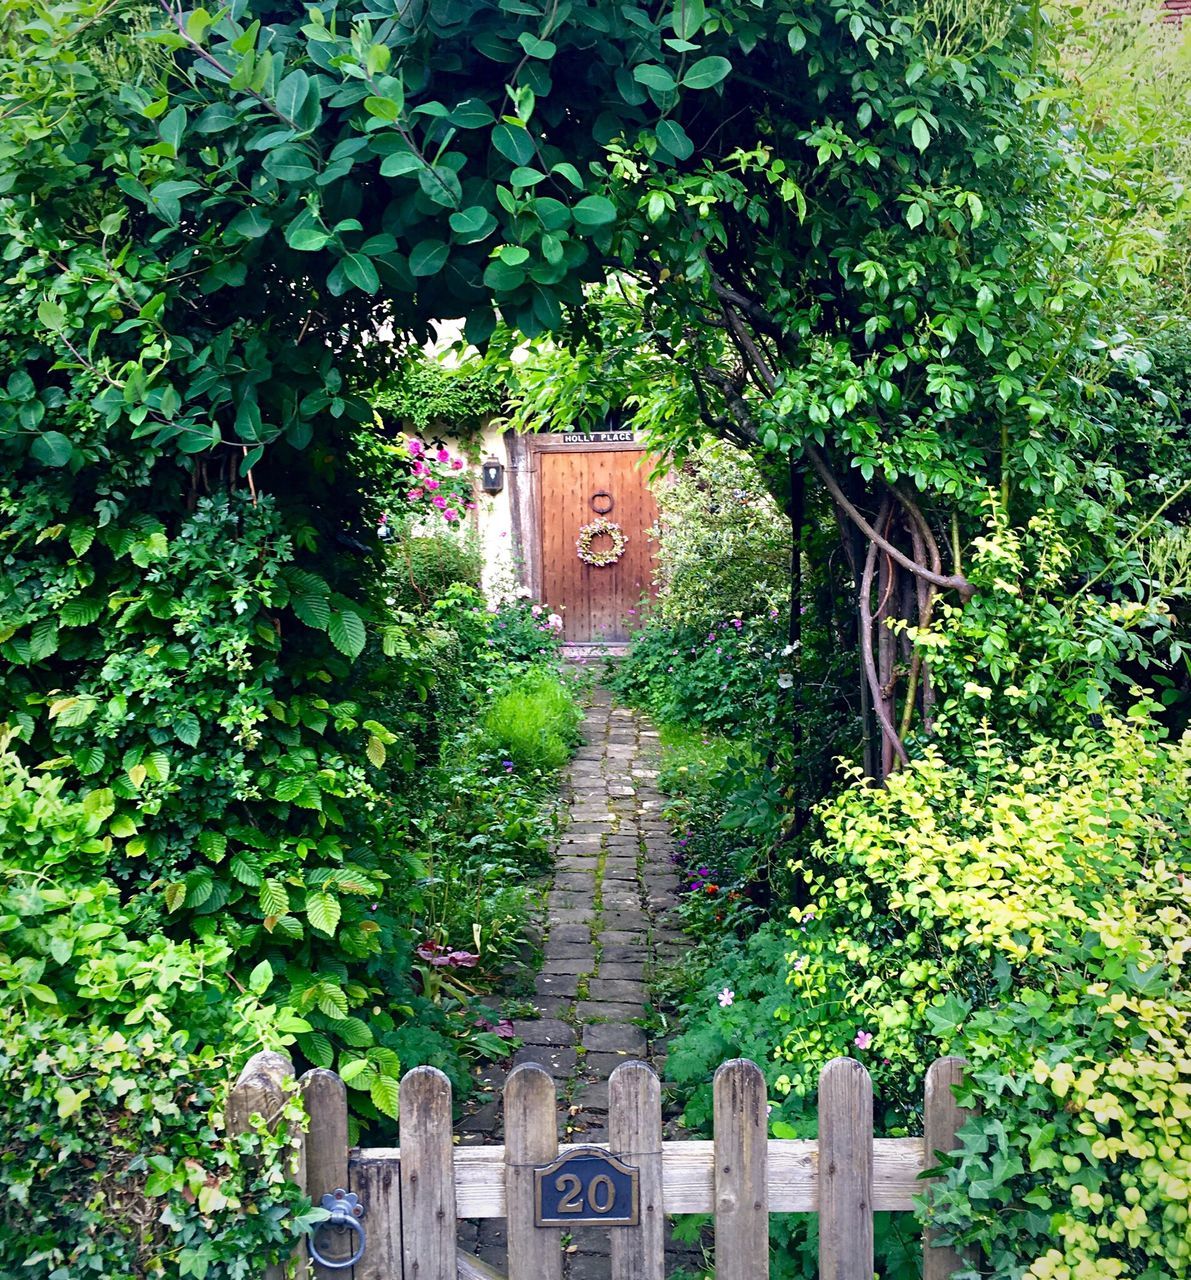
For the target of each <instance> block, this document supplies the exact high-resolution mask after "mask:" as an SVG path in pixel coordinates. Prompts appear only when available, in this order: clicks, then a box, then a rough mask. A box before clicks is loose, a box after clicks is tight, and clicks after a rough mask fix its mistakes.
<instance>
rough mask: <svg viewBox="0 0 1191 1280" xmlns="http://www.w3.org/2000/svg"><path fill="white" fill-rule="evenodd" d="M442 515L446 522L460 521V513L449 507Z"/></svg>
mask: <svg viewBox="0 0 1191 1280" xmlns="http://www.w3.org/2000/svg"><path fill="white" fill-rule="evenodd" d="M442 515H443V519H444V520H458V519H459V512H458V511H456V510H455V508H454V507H447V508H446V510H445V511H444V512H443V513H442Z"/></svg>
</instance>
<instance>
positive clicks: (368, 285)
mask: <svg viewBox="0 0 1191 1280" xmlns="http://www.w3.org/2000/svg"><path fill="white" fill-rule="evenodd" d="M340 266H341V267H342V268H343V274H344V275H345V276H346V277H347V279H348V280H350V281H351V283H352V284H354V285H355V286H356V288H357V289H363V290H364V292H365V293H375V292H376V291H377V289H379V288H380V276H378V275H377V273H376V268H375V267H374V266H373V265H372V259H371V258H368V257H365V256H364V254H362V253H349V254H348V255H347V257H345V258H344V259H343V261H342V262H341V263H340Z"/></svg>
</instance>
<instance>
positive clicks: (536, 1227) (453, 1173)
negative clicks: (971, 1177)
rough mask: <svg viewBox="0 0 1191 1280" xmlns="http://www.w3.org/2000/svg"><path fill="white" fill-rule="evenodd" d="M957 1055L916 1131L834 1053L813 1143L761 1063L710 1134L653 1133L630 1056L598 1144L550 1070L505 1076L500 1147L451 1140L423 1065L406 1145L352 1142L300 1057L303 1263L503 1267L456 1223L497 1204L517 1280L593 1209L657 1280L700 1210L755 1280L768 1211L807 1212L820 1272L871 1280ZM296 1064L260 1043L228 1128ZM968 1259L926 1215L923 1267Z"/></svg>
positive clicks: (922, 1187) (935, 1142)
mask: <svg viewBox="0 0 1191 1280" xmlns="http://www.w3.org/2000/svg"><path fill="white" fill-rule="evenodd" d="M962 1066H963V1064H962V1061H961V1060H960V1059H958V1058H942V1059H940V1060H939V1061H937V1062H935V1063H934V1064H933V1065H932V1066H931V1068H930V1070H929V1072H928V1073H927V1078H926V1098H925V1129H926V1134H925V1137H924V1138H874V1137H873V1096H872V1084H871V1081H870V1080H869V1076H868V1072H867V1071H866V1070H865V1069H864V1067H863V1066H862V1065H861V1064H860V1063H859V1062H857V1061H855V1060H854V1059H852V1058H836V1059H834V1060H833V1061H832V1062H829V1063H828V1064H827V1066H826V1067H825V1068H824V1069H823V1072H822V1075H821V1077H820V1083H819V1138H818V1140H817V1141H794V1140H785V1139H773V1138H768V1137H767V1135H768V1130H769V1126H768V1116H767V1104H766V1090H765V1082H764V1077H763V1076H762V1074H761V1071H760V1069H759V1068H758V1067H757V1066H756V1064H755V1063H752V1062H749V1061H747V1060H745V1059H742V1058H741V1059H736V1060H735V1061H732V1062H726V1063H724V1065H723V1066H721V1067H720V1069H719V1070H718V1071H717V1072H716V1075H715V1086H714V1099H715V1130H714V1132H715V1137H714V1141H711V1142H707V1141H678V1142H663V1141H662V1122H661V1090H660V1087H659V1084H658V1078H657V1076H656V1075H655V1074H654V1072H653V1070H652V1069H651V1068H650V1067H649V1066H647V1065H646V1064H645V1063H642V1062H625V1063H623V1064H621V1065H620V1066H619V1067H617V1068H616V1070H615V1071H614V1072H613V1073H612V1077H611V1080H610V1081H609V1091H608V1103H609V1105H608V1126H609V1133H608V1142H607V1143H606V1144H586V1145H582V1146H572V1147H567V1146H563V1147H561V1148H560V1146H559V1143H558V1139H557V1124H558V1120H557V1106H558V1102H557V1098H556V1094H555V1085H554V1081H553V1079H552V1078H551V1077H550V1076H549V1075H548V1074H547V1073H546V1072H545V1071H544V1070H542V1068H540V1067H538V1066H536V1065H534V1064H531V1063H525V1064H523V1065H521V1066H518V1067H515V1068H514V1069H513V1071H512V1072H511V1073H510V1074H509V1077H508V1081H507V1082H506V1084H505V1091H504V1125H505V1145H504V1146H501V1147H498V1146H455V1145H454V1142H453V1135H452V1115H451V1086H450V1082H449V1081H448V1079H447V1077H446V1076H445V1075H443V1073H442V1072H441V1071H438V1070H436V1069H434V1068H433V1067H418V1068H417V1069H416V1070H413V1071H411V1072H409V1073H408V1075H406V1076H405V1078H404V1079H403V1080H402V1081H401V1088H400V1115H401V1120H400V1137H401V1146H400V1147H399V1148H386V1147H372V1148H367V1147H366V1148H363V1149H357V1150H352V1151H349V1150H348V1143H347V1100H346V1090H345V1088H344V1085H343V1082H342V1081H341V1080H340V1079H339V1077H338V1076H337V1075H335V1074H334V1073H333V1072H330V1071H321V1070H316V1071H310V1072H307V1074H306V1075H305V1076H303V1077H302V1080H301V1081H300V1088H301V1090H302V1094H303V1100H304V1103H305V1106H306V1109H307V1111H308V1113H309V1116H310V1125H309V1129H308V1132H307V1134H306V1136H305V1139H304V1142H303V1144H302V1148H301V1152H300V1156H299V1163H298V1172H297V1177H298V1179H299V1182H300V1184H301V1185H303V1186H304V1187H305V1188H306V1190H307V1193H308V1194H309V1195H310V1196H311V1198H312V1199H313V1200H314V1202H315V1203H316V1204H317V1203H319V1202H320V1200H321V1201H322V1202H323V1203H324V1204H325V1205H327V1207H328V1208H332V1209H333V1214H332V1220H331V1222H330V1223H325V1224H323V1225H322V1226H321V1227H320V1228H319V1230H318V1231H317V1232H316V1233H315V1235H314V1237H313V1241H312V1245H310V1244H308V1245H307V1247H306V1248H304V1249H302V1250H300V1253H301V1256H300V1257H299V1258H298V1259H297V1273H298V1277H299V1280H311V1278H312V1277H313V1280H335V1278H336V1277H349V1280H495V1278H496V1277H497V1276H498V1273H497V1272H495V1271H494V1270H492V1268H490V1267H488V1266H486V1265H485V1264H484V1263H482V1262H480V1261H479V1260H478V1259H476V1258H474V1257H472V1256H471V1255H470V1254H466V1253H463V1252H461V1251H460V1250H459V1248H458V1245H457V1242H456V1233H457V1222H458V1220H459V1219H462V1218H504V1219H506V1220H507V1231H508V1256H509V1280H560V1278H561V1275H562V1258H563V1243H562V1237H563V1233H564V1231H565V1230H566V1227H565V1226H562V1225H555V1224H558V1223H571V1222H574V1223H576V1224H579V1223H582V1224H589V1223H591V1222H593V1221H594V1222H601V1221H603V1222H605V1223H609V1224H611V1223H617V1224H622V1225H609V1226H608V1231H609V1233H610V1236H611V1269H610V1276H611V1280H663V1277H664V1274H665V1270H664V1256H663V1251H664V1241H663V1236H664V1219H665V1215H667V1214H675V1213H704V1214H705V1213H710V1214H714V1216H715V1259H716V1269H715V1276H716V1280H765V1278H766V1277H768V1275H769V1230H768V1226H769V1223H768V1220H769V1214H770V1213H817V1214H818V1215H819V1275H820V1277H821V1280H872V1276H873V1213H874V1211H882V1210H892V1211H894V1212H909V1211H912V1210H913V1208H914V1203H913V1197H914V1196H916V1195H922V1194H923V1193H924V1192H928V1191H929V1185H930V1184H929V1183H927V1182H923V1181H922V1179H921V1174H922V1173H923V1172H924V1171H925V1170H927V1169H929V1168H932V1167H934V1166H935V1165H936V1164H937V1159H936V1153H939V1152H948V1151H952V1150H954V1149H955V1148H956V1146H957V1145H958V1144H957V1142H956V1139H955V1134H956V1131H957V1130H958V1128H959V1127H960V1125H961V1124H962V1123H963V1120H964V1118H965V1116H964V1113H963V1112H962V1111H961V1110H960V1109H959V1107H958V1106H957V1105H956V1103H955V1100H954V1093H953V1089H952V1086H953V1085H954V1084H956V1083H958V1081H959V1080H960V1077H961V1072H962ZM290 1075H292V1068H291V1066H290V1063H289V1062H288V1060H287V1059H286V1058H284V1057H283V1056H282V1055H280V1054H258V1055H257V1056H256V1057H255V1058H254V1059H253V1060H252V1061H251V1062H250V1063H249V1064H248V1066H247V1067H246V1068H245V1070H244V1073H243V1074H242V1075H241V1078H240V1082H239V1084H238V1085H237V1086H236V1088H235V1090H234V1091H233V1093H232V1096H231V1099H230V1101H229V1105H228V1121H229V1129H231V1130H232V1131H233V1132H234V1131H242V1130H243V1129H245V1128H246V1127H247V1126H248V1124H249V1117H250V1116H251V1115H252V1114H253V1113H258V1114H261V1115H265V1116H268V1115H272V1114H276V1113H277V1111H278V1109H279V1106H280V1104H281V1102H282V1100H283V1098H284V1091H285V1089H286V1087H287V1084H286V1079H287V1077H289V1076H290ZM324 1197H325V1198H324ZM357 1201H358V1203H356V1202H357ZM336 1221H338V1222H339V1223H340V1224H341V1225H339V1226H335V1225H333V1224H334V1223H335V1222H336ZM312 1246H313V1252H311V1251H310V1250H311V1248H312ZM316 1256H317V1257H318V1258H320V1259H325V1261H326V1264H327V1265H321V1264H320V1263H319V1262H317V1261H312V1258H313V1257H316ZM353 1259H354V1261H353ZM962 1265H963V1259H962V1258H961V1257H960V1256H959V1255H957V1254H956V1253H955V1252H954V1251H953V1250H951V1249H949V1248H946V1247H944V1246H935V1245H932V1243H931V1239H930V1232H929V1230H928V1232H927V1235H926V1247H925V1249H924V1264H923V1275H924V1280H944V1278H945V1277H949V1276H950V1275H951V1273H952V1272H953V1271H954V1270H956V1269H957V1268H959V1267H960V1266H962ZM281 1274H282V1270H281V1269H280V1268H276V1269H273V1270H271V1271H269V1272H266V1275H265V1280H280V1276H281Z"/></svg>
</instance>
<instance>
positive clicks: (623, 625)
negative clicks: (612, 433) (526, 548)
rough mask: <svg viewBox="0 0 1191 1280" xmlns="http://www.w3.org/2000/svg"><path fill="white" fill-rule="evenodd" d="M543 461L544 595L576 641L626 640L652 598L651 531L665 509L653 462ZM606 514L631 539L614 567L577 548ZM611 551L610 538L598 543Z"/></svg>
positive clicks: (609, 457) (599, 456)
mask: <svg viewBox="0 0 1191 1280" xmlns="http://www.w3.org/2000/svg"><path fill="white" fill-rule="evenodd" d="M538 456H539V460H540V464H541V506H540V509H539V512H538V522H539V523H538V527H539V529H540V530H541V540H542V594H543V598H544V600H545V602H546V603H547V604H548V605H549V606H550V607H551V609H554V610H557V611H558V612H559V613H560V614H562V618H563V623H564V630H563V636H564V638H565V639H566V640H567V641H568V642H569V643H571V644H592V643H598V642H599V641H609V642H611V643H614V644H615V643H622V642H624V641H625V640H627V639H628V638H629V632H630V630H631V629H632V627H633V625H634V624H635V623H636V622H637V620H638V619H639V618H640V615H641V602H642V598H643V597H648V596H650V595H652V593H653V545H652V544H651V543H650V541H649V536H648V531H649V529H650V528H651V527H652V525H653V524H654V523H655V522H656V520H657V515H658V509H657V503H656V502H655V501H654V497H653V494H652V493H651V492H650V490H649V485H648V478H649V469H650V464H649V460H648V459H647V458H646V456H645V454H644V453H642V452H641V451H640V450H639V449H625V450H617V451H611V450H600V451H594V450H592V451H584V450H582V449H581V448H580V449H575V450H566V451H565V452H564V451H550V452H543V453H541V454H539V455H538ZM593 502H594V505H593ZM605 509H607V516H606V518H607V519H608V520H611V521H612V522H614V523H615V524H618V525H619V526H620V528H621V530H622V531H623V532H624V534H625V536H626V538H627V539H628V542H627V545H626V546H625V549H624V554H623V555H622V556H621V557H620V559H619V560H618V561H617V562H616V563H615V564H611V565H606V566H603V567H599V566H596V565H590V564H587V563H585V562H584V561H582V560H580V559H579V554H578V548H577V545H576V544H577V543H578V541H579V532H580V530H581V529H582V528H583V526H584V525H586V524H590V523H591V521H593V520H595V519H596V518H597V517H598V516H599V515H600V513H601V512H602V511H604V510H605ZM607 546H608V542H607V540H606V539H605V538H601V539H600V540H599V541H597V542H596V543H595V549H596V550H600V549H602V548H604V547H607ZM630 610H632V611H633V612H631V613H630Z"/></svg>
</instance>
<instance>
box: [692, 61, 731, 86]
mask: <svg viewBox="0 0 1191 1280" xmlns="http://www.w3.org/2000/svg"><path fill="white" fill-rule="evenodd" d="M731 70H732V64H731V63H730V62H729V61H728V59H727V58H719V57H715V58H700V59H699V61H698V62H695V63H693V64H692V65H691V66H690V67H688V68H687V71H686V74H685V75H684V76H683V77H682V85H683V88H685V89H710V88H712V87H713V86H715V85H717V84H719V82H720V81H721V80H722V79H723V78H724V77H725V76H726V75H727V74H728V72H729V71H731Z"/></svg>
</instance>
